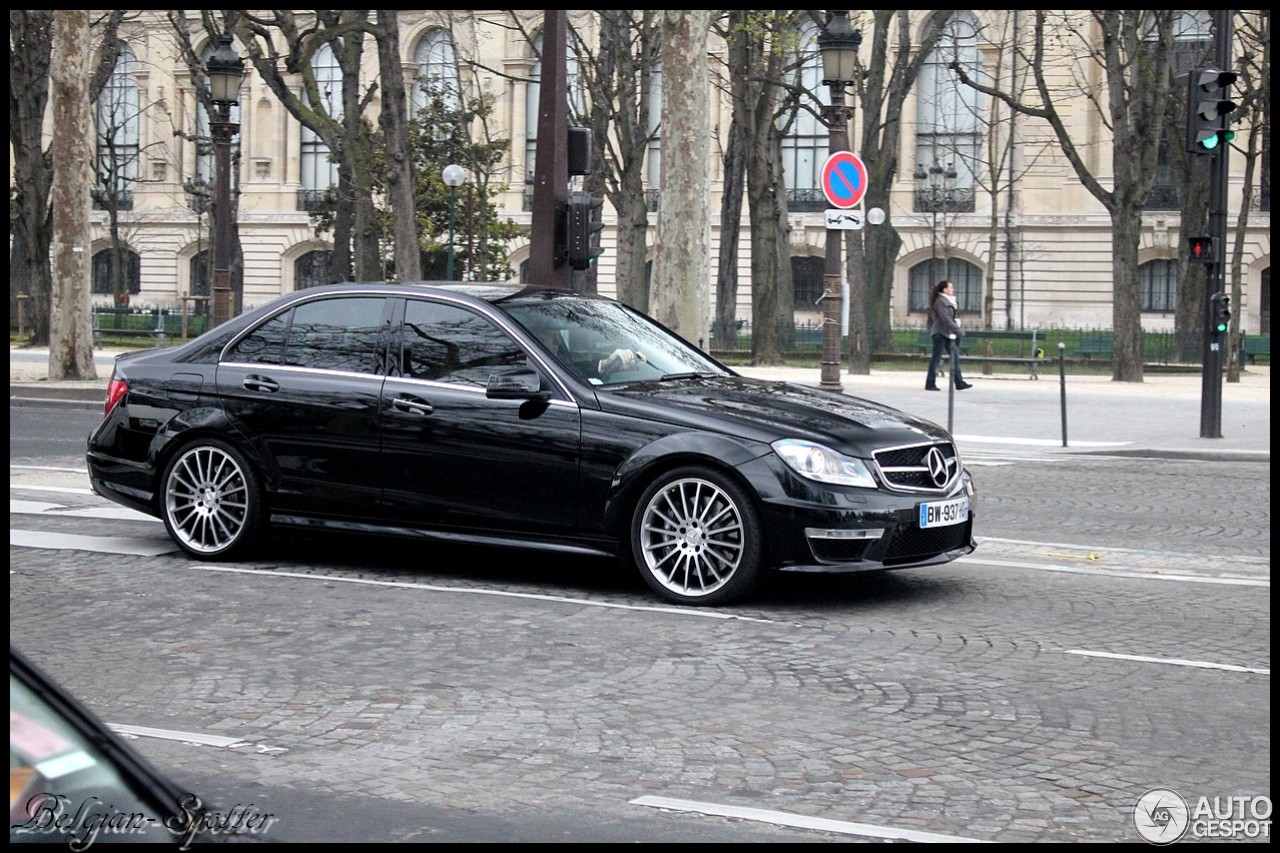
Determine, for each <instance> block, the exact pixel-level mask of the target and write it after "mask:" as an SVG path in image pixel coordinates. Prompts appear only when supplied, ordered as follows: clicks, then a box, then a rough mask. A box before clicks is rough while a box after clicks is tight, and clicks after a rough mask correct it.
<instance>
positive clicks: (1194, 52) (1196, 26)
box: [1143, 9, 1213, 210]
mask: <svg viewBox="0 0 1280 853" xmlns="http://www.w3.org/2000/svg"><path fill="white" fill-rule="evenodd" d="M1212 31H1213V21H1212V19H1211V15H1210V13H1209V12H1208V11H1207V10H1205V9H1195V10H1189V11H1182V12H1179V13H1178V16H1177V18H1176V19H1175V20H1174V22H1173V72H1174V75H1175V77H1176V76H1177V75H1180V74H1185V73H1187V72H1188V71H1190V70H1191V69H1193V68H1197V67H1199V66H1202V65H1204V64H1206V63H1207V62H1209V57H1210V56H1211V54H1210V50H1211V48H1212V47H1213V41H1212V39H1211V38H1210V35H1211V33H1212ZM1157 35H1158V34H1157V33H1155V32H1152V33H1151V34H1150V35H1149V36H1148V38H1149V39H1151V40H1155V38H1156V36H1157ZM1185 93H1186V86H1185V85H1184V86H1183V87H1182V93H1181V95H1182V96H1183V97H1185V96H1186V95H1185ZM1175 94H1179V93H1176V92H1175ZM1179 130H1180V129H1179ZM1182 144H1183V141H1182V133H1181V132H1178V133H1173V134H1164V135H1162V136H1161V139H1160V149H1159V153H1158V156H1159V159H1158V160H1157V161H1156V180H1155V183H1154V184H1152V186H1151V192H1150V193H1149V194H1148V195H1147V200H1146V202H1145V203H1144V204H1143V209H1144V210H1181V209H1182V199H1181V194H1182V190H1183V188H1184V187H1183V180H1184V172H1183V168H1184V167H1183V160H1184V157H1183V156H1182V155H1181V154H1177V155H1175V154H1174V151H1175V150H1176V147H1181V145H1182ZM1175 146H1176V147H1175Z"/></svg>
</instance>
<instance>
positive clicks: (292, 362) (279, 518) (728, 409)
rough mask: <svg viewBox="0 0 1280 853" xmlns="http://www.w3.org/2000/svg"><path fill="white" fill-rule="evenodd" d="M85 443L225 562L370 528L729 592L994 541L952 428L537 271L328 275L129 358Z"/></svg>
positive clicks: (179, 532)
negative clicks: (512, 276)
mask: <svg viewBox="0 0 1280 853" xmlns="http://www.w3.org/2000/svg"><path fill="white" fill-rule="evenodd" d="M87 456H88V466H89V475H90V479H91V481H92V484H93V489H94V491H96V492H97V493H98V494H100V495H102V496H104V497H106V498H109V499H111V500H113V501H117V502H119V503H121V504H124V505H126V506H130V507H134V508H136V509H140V510H142V511H144V512H147V513H151V514H152V515H155V516H157V517H159V518H161V519H162V520H163V521H164V524H165V528H166V529H167V530H168V532H169V535H170V536H172V537H173V540H174V541H175V542H176V543H177V544H178V546H179V547H180V548H181V549H182V550H183V551H185V552H186V553H187V554H189V555H191V556H192V557H195V558H198V559H205V560H210V559H220V560H221V559H227V558H230V557H232V556H234V555H242V554H244V553H245V552H246V550H247V549H248V548H249V547H250V545H251V543H252V542H253V541H254V539H255V538H256V537H257V536H258V535H259V534H260V533H262V532H263V530H264V528H266V527H267V526H272V525H278V526H287V525H293V526H306V527H310V528H328V529H332V530H357V531H364V532H372V533H386V534H392V535H402V536H413V537H419V538H422V537H427V538H437V539H441V540H449V541H454V542H476V543H486V544H497V545H509V546H515V547H519V548H525V549H544V550H553V551H562V552H574V553H591V554H599V555H605V556H611V557H617V558H620V559H623V560H626V561H629V562H632V563H634V565H635V566H636V567H637V568H638V570H639V571H640V574H641V575H642V576H643V578H644V579H645V581H646V582H647V583H648V584H649V586H650V587H652V589H653V590H654V591H656V592H657V593H658V594H659V595H660V596H662V597H664V598H666V599H668V600H670V601H674V602H678V603H682V604H705V605H717V604H724V603H727V602H729V601H733V600H737V599H740V598H741V597H743V596H744V595H746V594H748V593H750V592H751V591H752V590H753V589H754V588H755V587H756V586H757V584H758V582H759V581H760V579H761V578H762V576H763V575H764V573H765V572H767V571H770V570H789V571H818V572H852V571H867V570H882V569H898V568H906V567H911V566H925V565H933V564H938V563H945V562H948V561H950V560H954V559H955V558H957V557H960V556H963V555H965V554H968V553H970V552H971V551H973V549H974V541H973V518H974V488H973V483H972V480H971V478H970V476H969V473H968V472H967V471H966V470H965V468H964V467H963V465H962V464H961V461H960V456H959V453H958V452H957V450H956V446H955V442H954V441H953V440H952V438H951V436H950V435H948V434H947V432H946V431H945V430H944V429H942V428H941V427H939V426H937V425H935V424H933V423H930V422H928V421H924V420H920V419H918V418H915V417H911V416H909V415H907V414H904V413H903V412H900V411H897V410H895V409H893V408H890V407H888V406H884V405H880V404H877V403H873V402H870V401H868V400H864V399H859V398H857V397H852V396H848V395H845V394H842V393H834V392H827V391H823V390H819V389H817V388H810V387H805V386H800V385H794V384H786V383H772V382H766V381H761V380H753V379H748V378H745V377H742V376H740V375H738V374H737V373H735V372H734V371H733V370H731V369H730V368H728V367H726V366H724V365H723V364H721V363H719V362H718V361H716V360H715V359H713V358H711V357H709V356H708V355H707V354H706V353H704V352H702V351H701V350H699V349H698V348H697V347H695V346H693V345H692V344H690V343H688V342H687V341H685V340H683V339H682V338H680V337H679V336H677V335H676V334H674V333H672V332H671V331H670V330H669V329H667V328H665V327H663V326H662V325H660V324H659V323H657V322H655V321H654V320H652V319H650V318H648V317H646V316H644V315H643V314H641V313H639V312H637V311H634V310H632V309H631V308H629V307H627V306H626V305H623V304H622V303H620V302H617V301H614V300H611V299H607V298H604V297H598V296H588V295H583V294H579V293H571V292H568V291H564V290H548V289H539V288H530V287H521V286H518V285H499V284H483V285H482V284H345V285H333V286H329V287H317V288H309V289H306V290H301V291H298V292H296V293H292V294H289V295H287V296H284V297H281V298H279V299H277V300H275V301H273V302H271V303H269V304H267V305H264V306H263V307H261V308H258V309H257V310H254V311H252V312H250V313H247V314H244V315H242V316H240V317H237V318H235V319H233V320H231V321H229V322H227V323H224V324H222V325H220V326H218V327H217V328H215V329H212V330H210V331H209V332H207V333H205V334H204V335H202V336H200V337H199V338H196V339H195V340H193V341H191V342H189V343H187V344H184V345H182V346H178V347H170V348H164V349H158V350H147V351H144V352H139V353H130V354H126V355H122V356H120V357H119V358H118V359H117V361H116V365H115V368H114V371H113V373H112V376H111V382H110V386H109V388H108V391H107V400H106V411H105V415H104V418H103V421H102V423H101V424H100V425H99V426H98V427H97V428H96V429H94V430H93V432H92V433H91V434H90V436H89V447H88V454H87Z"/></svg>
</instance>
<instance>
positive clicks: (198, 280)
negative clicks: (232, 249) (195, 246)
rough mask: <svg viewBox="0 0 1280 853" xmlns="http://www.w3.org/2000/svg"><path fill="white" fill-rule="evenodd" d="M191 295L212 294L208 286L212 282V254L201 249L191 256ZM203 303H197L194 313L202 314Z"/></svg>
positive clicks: (205, 295)
mask: <svg viewBox="0 0 1280 853" xmlns="http://www.w3.org/2000/svg"><path fill="white" fill-rule="evenodd" d="M189 269H190V272H191V295H192V296H204V297H208V296H209V294H211V293H212V292H213V290H212V289H211V287H210V285H211V283H212V281H213V254H212V253H211V252H210V251H209V250H208V249H201V250H200V251H199V252H196V253H195V254H194V255H192V256H191V264H190V267H189ZM206 304H207V303H205V302H197V303H196V304H195V305H196V307H195V311H196V313H197V314H203V313H204V311H205V306H206Z"/></svg>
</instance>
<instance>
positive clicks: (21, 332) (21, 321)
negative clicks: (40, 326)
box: [16, 293, 27, 339]
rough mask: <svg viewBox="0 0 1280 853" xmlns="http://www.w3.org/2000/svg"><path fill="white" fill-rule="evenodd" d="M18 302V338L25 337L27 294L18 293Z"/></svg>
mask: <svg viewBox="0 0 1280 853" xmlns="http://www.w3.org/2000/svg"><path fill="white" fill-rule="evenodd" d="M16 298H17V300H18V337H20V338H24V339H25V338H26V337H27V294H25V293H19V294H18V295H17V297H16Z"/></svg>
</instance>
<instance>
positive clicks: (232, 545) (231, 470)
mask: <svg viewBox="0 0 1280 853" xmlns="http://www.w3.org/2000/svg"><path fill="white" fill-rule="evenodd" d="M162 484H163V489H164V491H163V495H162V499H163V510H164V513H163V518H164V526H165V528H166V529H167V530H168V531H169V535H170V536H172V537H173V541H175V542H177V543H178V545H179V547H181V548H182V550H183V551H186V552H187V553H188V554H190V555H191V556H193V557H198V558H200V559H202V560H212V559H218V558H222V557H229V556H231V555H233V554H236V553H240V552H242V551H243V550H244V549H245V548H246V547H248V545H249V543H250V542H251V541H252V540H253V537H254V535H255V534H256V533H257V530H258V525H259V523H260V521H261V518H262V493H261V490H260V488H259V485H258V477H257V475H256V474H255V473H254V471H253V468H252V467H251V466H250V465H249V463H248V461H246V460H245V458H244V456H243V455H241V453H240V452H239V451H237V450H236V449H235V448H233V447H231V445H229V444H227V443H225V442H222V441H218V440H217V439H202V440H199V441H197V442H195V443H193V444H191V445H189V446H187V447H185V448H183V449H182V450H181V451H179V452H178V453H177V455H175V456H174V457H173V459H171V460H170V461H169V465H168V466H167V467H166V468H165V472H164V479H163V482H162Z"/></svg>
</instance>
